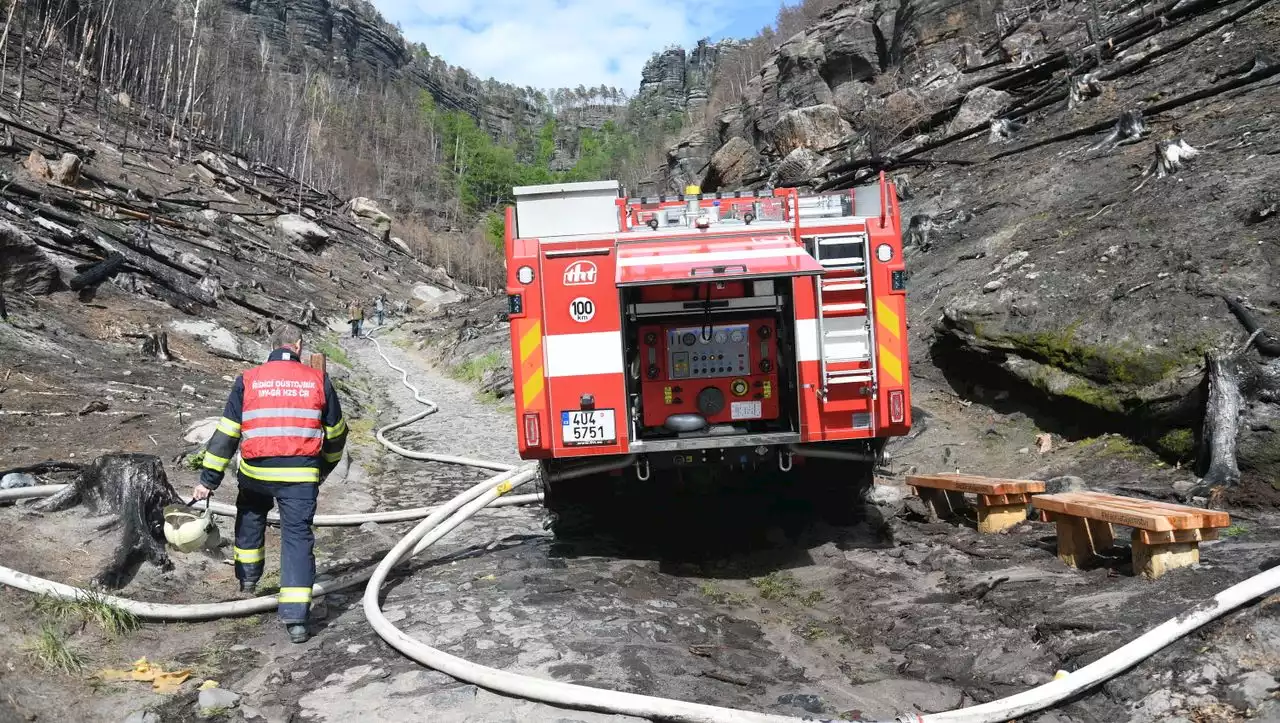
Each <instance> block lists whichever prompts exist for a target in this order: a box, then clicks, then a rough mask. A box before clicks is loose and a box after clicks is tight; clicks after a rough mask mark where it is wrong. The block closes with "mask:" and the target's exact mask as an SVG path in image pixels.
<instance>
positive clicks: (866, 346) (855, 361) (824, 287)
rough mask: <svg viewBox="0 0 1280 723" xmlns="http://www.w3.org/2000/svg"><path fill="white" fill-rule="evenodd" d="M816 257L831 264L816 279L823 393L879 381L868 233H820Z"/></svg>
mask: <svg viewBox="0 0 1280 723" xmlns="http://www.w3.org/2000/svg"><path fill="white" fill-rule="evenodd" d="M813 257H814V259H816V260H817V261H818V263H819V264H822V266H823V267H824V268H826V270H827V271H826V273H824V274H823V275H822V277H821V278H820V279H819V280H818V283H817V284H815V294H816V296H817V306H818V358H819V360H820V362H821V369H822V372H821V373H822V386H821V388H820V390H819V392H820V397H821V399H822V400H823V401H824V402H827V394H828V391H829V390H830V387H831V386H832V385H836V384H871V385H873V387H872V388H873V389H874V385H875V382H876V370H875V364H874V363H873V355H872V351H871V350H872V349H873V347H874V343H875V336H874V335H875V332H874V327H873V326H872V323H871V310H870V309H869V308H868V306H867V303H868V300H869V299H870V298H871V278H870V276H868V274H867V234H866V233H865V232H864V233H853V234H844V235H840V236H822V237H818V238H817V239H816V241H815V243H814V246H813Z"/></svg>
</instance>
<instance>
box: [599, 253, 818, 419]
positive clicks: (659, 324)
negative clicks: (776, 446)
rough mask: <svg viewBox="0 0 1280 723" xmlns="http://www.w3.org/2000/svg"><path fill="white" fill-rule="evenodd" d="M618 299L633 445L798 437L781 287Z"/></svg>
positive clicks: (786, 294)
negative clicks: (740, 437)
mask: <svg viewBox="0 0 1280 723" xmlns="http://www.w3.org/2000/svg"><path fill="white" fill-rule="evenodd" d="M730 285H731V286H730ZM717 286H719V287H721V288H719V289H717V288H716V287H717ZM730 288H732V289H733V290H735V291H737V292H738V294H739V295H736V296H733V295H730V294H728V293H727V292H728V290H729V289H730ZM620 291H621V293H622V303H623V309H624V318H623V330H622V331H623V339H624V340H625V344H626V352H627V397H628V400H629V406H630V407H631V417H632V419H631V422H632V425H633V426H632V439H634V440H637V441H640V442H642V443H643V442H648V441H656V440H691V439H697V438H721V437H725V436H734V435H753V434H754V435H762V434H771V433H796V432H798V430H799V426H798V421H797V420H798V419H799V407H798V404H797V395H796V374H797V369H796V355H795V338H794V335H793V332H792V330H793V329H794V327H795V321H794V319H795V311H794V308H793V305H792V302H791V281H790V278H787V277H781V278H777V279H759V280H754V281H747V282H727V283H725V282H720V283H717V282H705V283H694V284H678V285H677V284H667V285H652V286H642V287H623V288H622V289H621V290H620ZM716 291H719V292H720V293H714V292H716ZM654 299H664V300H663V301H656V300H654ZM665 299H670V301H666V300H665ZM726 441H727V440H726Z"/></svg>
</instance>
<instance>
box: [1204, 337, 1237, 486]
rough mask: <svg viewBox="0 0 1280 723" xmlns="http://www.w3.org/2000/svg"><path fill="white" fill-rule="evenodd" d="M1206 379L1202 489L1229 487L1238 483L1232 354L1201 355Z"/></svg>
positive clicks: (1234, 366)
mask: <svg viewBox="0 0 1280 723" xmlns="http://www.w3.org/2000/svg"><path fill="white" fill-rule="evenodd" d="M1205 370H1206V372H1207V374H1208V376H1209V399H1208V401H1207V402H1206V403H1205V410H1204V439H1205V442H1206V444H1207V447H1208V449H1207V450H1206V451H1207V453H1208V457H1209V469H1208V471H1206V472H1205V474H1204V479H1203V481H1202V482H1201V485H1202V486H1203V487H1205V488H1212V487H1221V486H1224V485H1225V486H1231V485H1235V484H1237V483H1238V482H1239V481H1240V466H1239V463H1238V462H1237V461H1236V435H1237V434H1238V433H1239V428H1240V409H1241V407H1242V406H1243V404H1244V397H1243V395H1241V393H1240V377H1241V370H1240V360H1239V359H1238V358H1237V357H1236V356H1235V355H1234V354H1230V353H1227V354H1224V353H1222V352H1218V351H1211V352H1209V353H1208V354H1206V355H1205Z"/></svg>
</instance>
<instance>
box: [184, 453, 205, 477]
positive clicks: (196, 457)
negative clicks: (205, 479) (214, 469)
mask: <svg viewBox="0 0 1280 723" xmlns="http://www.w3.org/2000/svg"><path fill="white" fill-rule="evenodd" d="M204 453H205V450H203V449H201V450H200V451H198V452H196V453H195V454H192V455H190V456H188V457H187V458H186V459H184V460H182V464H183V466H184V467H186V468H187V469H189V470H193V471H197V472H198V471H200V468H201V465H203V464H204Z"/></svg>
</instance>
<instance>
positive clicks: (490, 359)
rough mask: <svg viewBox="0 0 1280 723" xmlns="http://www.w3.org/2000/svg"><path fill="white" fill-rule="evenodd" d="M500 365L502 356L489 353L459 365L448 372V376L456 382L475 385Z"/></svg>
mask: <svg viewBox="0 0 1280 723" xmlns="http://www.w3.org/2000/svg"><path fill="white" fill-rule="evenodd" d="M501 365H502V355H501V354H499V353H498V352H496V351H491V352H489V353H488V354H484V355H482V356H477V357H472V358H471V359H468V360H466V361H465V362H463V363H461V364H459V365H458V366H456V367H454V368H453V369H452V370H451V371H450V375H451V376H453V378H455V379H457V380H458V381H462V382H467V383H469V384H475V383H476V382H479V381H480V380H481V379H483V378H484V375H485V374H487V373H488V372H490V371H492V370H494V369H497V368H498V367H499V366H501Z"/></svg>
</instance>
